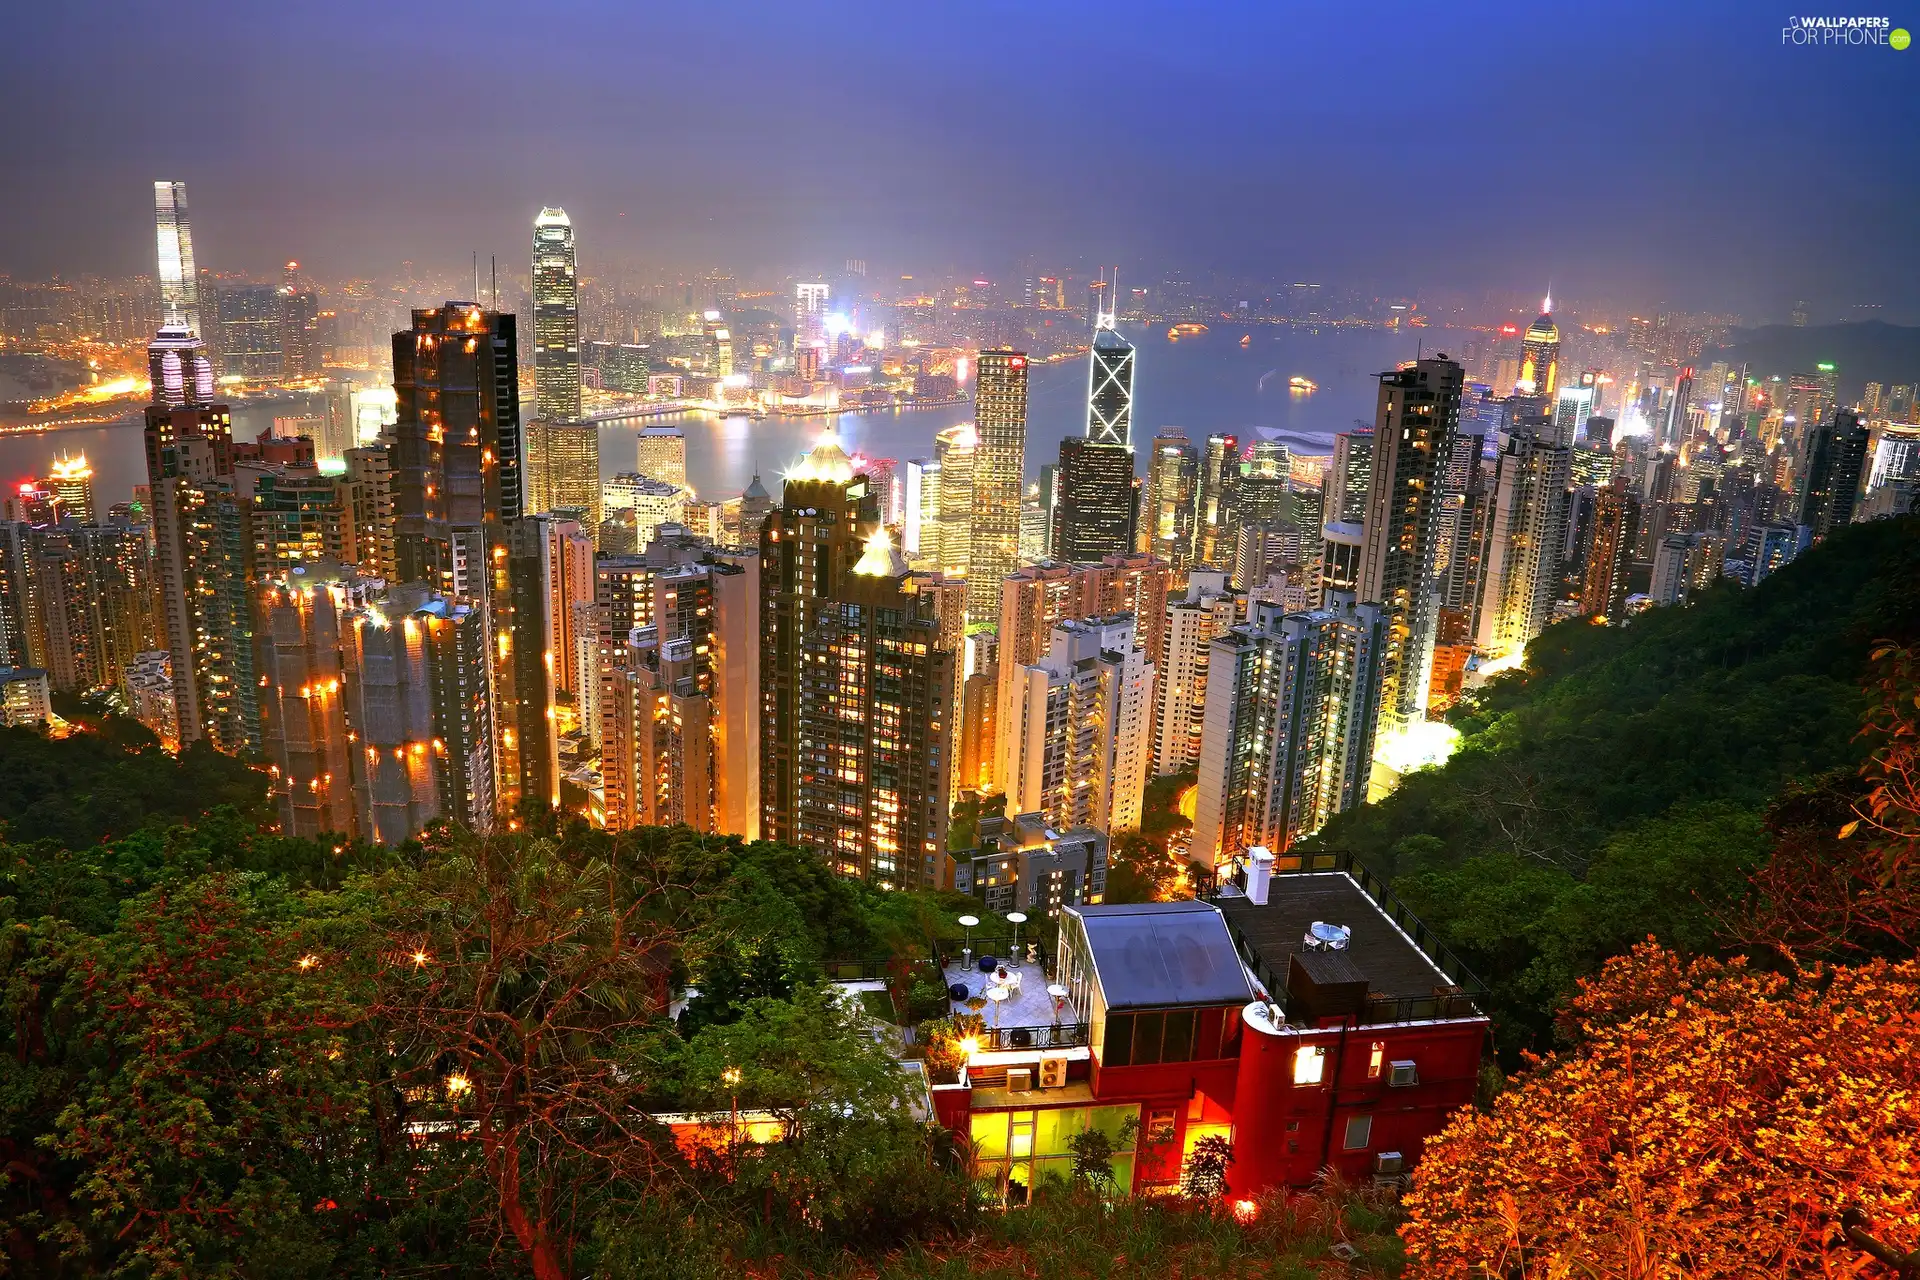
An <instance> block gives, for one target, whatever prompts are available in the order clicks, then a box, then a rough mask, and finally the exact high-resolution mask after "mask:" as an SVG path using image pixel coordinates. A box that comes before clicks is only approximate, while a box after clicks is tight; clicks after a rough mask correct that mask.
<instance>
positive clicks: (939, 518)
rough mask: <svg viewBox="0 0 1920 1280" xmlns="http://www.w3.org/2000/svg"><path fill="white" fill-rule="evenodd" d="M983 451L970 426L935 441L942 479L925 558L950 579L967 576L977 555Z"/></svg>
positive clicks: (945, 433)
mask: <svg viewBox="0 0 1920 1280" xmlns="http://www.w3.org/2000/svg"><path fill="white" fill-rule="evenodd" d="M979 451H980V434H979V432H977V431H976V430H975V429H974V426H973V424H972V423H970V422H963V423H961V424H960V425H959V426H957V427H948V428H947V429H946V430H945V431H942V432H940V433H939V434H937V435H935V436H934V438H933V465H934V467H935V468H937V475H938V479H939V483H938V485H937V486H936V487H935V490H934V504H933V521H932V524H933V527H934V535H933V537H932V539H931V547H930V548H929V545H928V543H929V539H928V536H927V533H926V531H925V530H924V529H923V530H922V532H921V537H920V543H921V555H922V557H923V558H930V559H931V560H932V562H933V564H934V566H935V567H936V568H937V569H938V570H939V571H940V572H941V573H943V574H945V575H947V576H948V577H950V578H965V577H966V576H967V559H968V557H969V556H971V555H972V553H973V465H974V459H975V457H976V455H977V454H978V453H979Z"/></svg>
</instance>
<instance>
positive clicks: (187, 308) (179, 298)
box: [153, 182, 206, 337]
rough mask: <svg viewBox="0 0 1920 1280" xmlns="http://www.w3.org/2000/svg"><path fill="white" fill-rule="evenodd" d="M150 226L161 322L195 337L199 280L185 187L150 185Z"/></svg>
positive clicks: (200, 332)
mask: <svg viewBox="0 0 1920 1280" xmlns="http://www.w3.org/2000/svg"><path fill="white" fill-rule="evenodd" d="M153 223H154V232H155V239H156V241H157V242H158V246H159V254H158V270H157V271H156V272H155V278H156V279H158V280H159V282H160V320H161V323H162V324H165V325H178V326H180V327H182V328H184V329H185V330H186V331H187V332H188V333H190V334H192V335H194V336H195V337H205V336H206V330H205V329H203V328H201V327H200V276H199V272H198V270H197V269H196V268H195V267H194V264H193V230H192V228H191V226H190V225H189V223H188V220H187V184H186V183H184V182H156V183H154V184H153Z"/></svg>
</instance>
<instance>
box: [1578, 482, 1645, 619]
mask: <svg viewBox="0 0 1920 1280" xmlns="http://www.w3.org/2000/svg"><path fill="white" fill-rule="evenodd" d="M1639 531H1640V500H1639V499H1638V498H1636V497H1634V495H1633V492H1632V490H1630V489H1629V488H1628V487H1627V486H1626V484H1625V483H1624V482H1622V481H1615V482H1614V483H1612V484H1609V485H1607V486H1606V487H1605V488H1603V489H1601V490H1600V491H1599V492H1598V493H1596V494H1595V495H1594V505H1593V536H1592V538H1591V539H1590V540H1589V542H1588V544H1587V565H1586V574H1585V577H1584V578H1583V580H1582V583H1581V590H1580V613H1581V615H1582V616H1583V617H1596V616H1604V617H1605V618H1606V619H1607V620H1608V621H1610V622H1614V623H1620V622H1624V621H1625V620H1626V604H1627V574H1628V571H1629V570H1630V569H1631V568H1632V564H1633V544H1634V541H1635V539H1636V537H1637V536H1638V534H1639Z"/></svg>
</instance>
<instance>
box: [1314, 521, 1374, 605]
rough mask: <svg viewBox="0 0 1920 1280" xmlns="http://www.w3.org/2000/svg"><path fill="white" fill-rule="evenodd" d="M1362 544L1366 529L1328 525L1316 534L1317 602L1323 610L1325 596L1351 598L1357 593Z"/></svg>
mask: <svg viewBox="0 0 1920 1280" xmlns="http://www.w3.org/2000/svg"><path fill="white" fill-rule="evenodd" d="M1365 542H1366V527H1365V526H1364V525H1361V524H1349V523H1347V522H1346V521H1342V520H1335V521H1329V522H1328V523H1327V524H1325V525H1323V526H1322V527H1321V530H1320V598H1321V603H1322V605H1323V607H1324V605H1325V602H1326V598H1327V596H1328V594H1329V593H1331V592H1336V591H1344V592H1346V593H1348V594H1352V593H1353V592H1356V591H1358V590H1359V589H1360V551H1361V548H1362V546H1363V545H1364V544H1365Z"/></svg>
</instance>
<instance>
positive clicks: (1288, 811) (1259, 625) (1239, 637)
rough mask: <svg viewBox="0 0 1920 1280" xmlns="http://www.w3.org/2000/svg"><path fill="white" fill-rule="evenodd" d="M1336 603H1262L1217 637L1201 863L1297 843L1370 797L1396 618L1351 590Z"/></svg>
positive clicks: (1201, 797) (1197, 835)
mask: <svg viewBox="0 0 1920 1280" xmlns="http://www.w3.org/2000/svg"><path fill="white" fill-rule="evenodd" d="M1335 604H1336V607H1335V608H1332V609H1324V610H1316V611H1314V612H1311V613H1288V612H1286V611H1284V610H1283V609H1281V608H1279V607H1277V606H1274V605H1269V604H1262V605H1259V606H1256V608H1255V616H1254V619H1253V620H1252V621H1251V622H1249V623H1248V624H1246V625H1244V626H1236V627H1233V628H1230V629H1229V630H1227V631H1226V632H1224V633H1223V634H1221V635H1219V636H1217V637H1215V638H1214V639H1213V641H1212V642H1211V644H1210V646H1209V647H1210V649H1211V653H1210V655H1209V658H1208V667H1209V676H1208V681H1207V694H1206V709H1205V716H1204V726H1205V728H1204V735H1203V737H1204V743H1203V747H1202V750H1201V753H1200V760H1199V785H1198V787H1197V789H1196V793H1195V800H1196V805H1195V812H1194V821H1193V843H1192V844H1191V846H1190V847H1189V849H1188V855H1189V856H1190V857H1191V858H1193V859H1194V860H1195V861H1198V862H1201V863H1204V864H1205V865H1207V866H1210V867H1211V866H1217V865H1218V864H1219V863H1220V861H1221V860H1222V859H1224V858H1228V857H1232V856H1234V855H1237V854H1239V853H1242V852H1244V851H1245V850H1247V849H1248V848H1250V847H1252V846H1255V845H1260V846H1264V847H1266V848H1268V849H1286V848H1288V847H1290V846H1292V845H1293V844H1294V843H1295V842H1296V841H1298V840H1300V839H1301V838H1302V837H1304V836H1307V835H1311V834H1312V833H1313V832H1315V831H1317V830H1319V829H1320V827H1321V826H1322V825H1323V824H1324V823H1325V822H1326V821H1327V819H1328V818H1330V817H1331V816H1333V815H1334V814H1336V813H1342V812H1345V811H1346V810H1348V809H1352V808H1355V807H1357V806H1358V805H1359V804H1361V803H1362V802H1363V801H1365V800H1366V798H1367V790H1368V784H1369V781H1370V779H1371V777H1372V772H1373V749H1374V738H1375V730H1376V718H1375V717H1376V713H1377V712H1378V710H1379V708H1380V706H1381V698H1382V695H1381V692H1380V680H1381V678H1382V676H1383V674H1384V673H1383V670H1382V665H1381V663H1382V658H1383V650H1384V648H1385V647H1386V645H1387V643H1388V632H1389V629H1390V619H1389V617H1388V613H1387V611H1386V610H1384V609H1382V608H1381V607H1380V606H1378V605H1372V604H1363V605H1355V604H1353V603H1352V600H1351V597H1345V596H1343V597H1341V598H1339V599H1338V600H1337V601H1336V602H1335Z"/></svg>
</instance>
